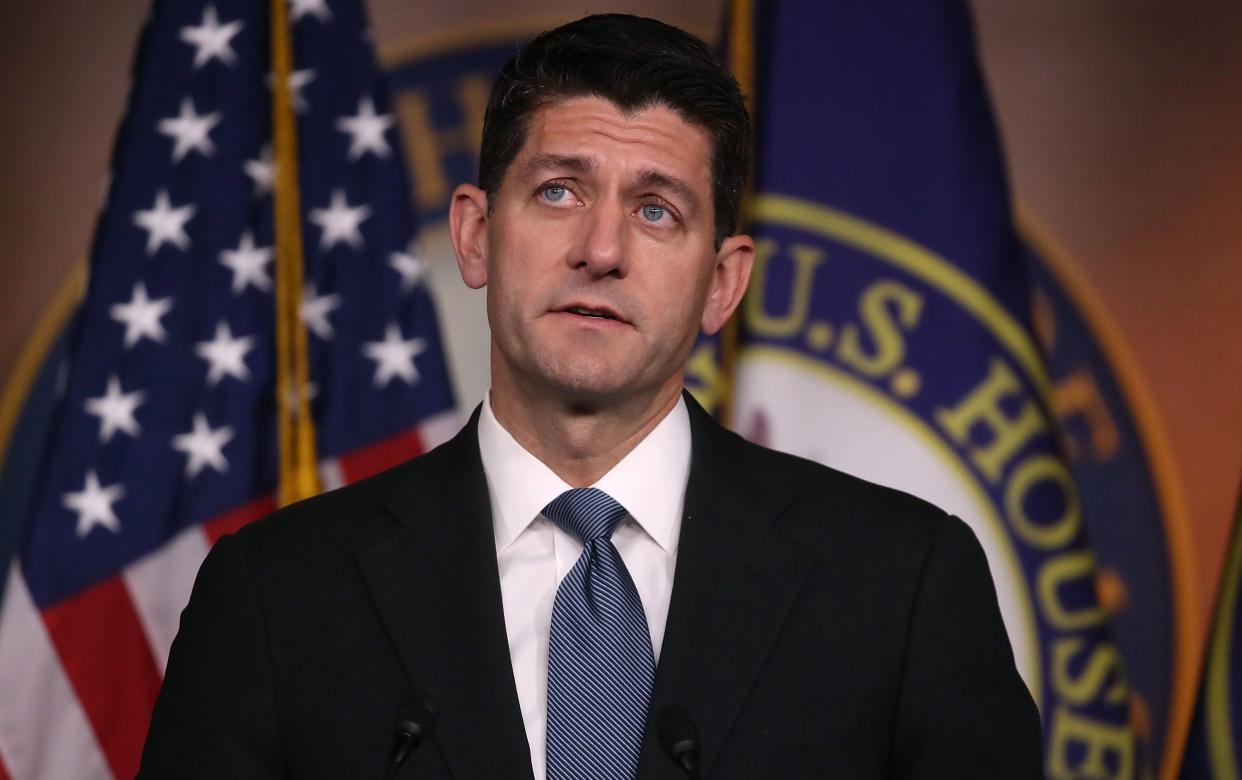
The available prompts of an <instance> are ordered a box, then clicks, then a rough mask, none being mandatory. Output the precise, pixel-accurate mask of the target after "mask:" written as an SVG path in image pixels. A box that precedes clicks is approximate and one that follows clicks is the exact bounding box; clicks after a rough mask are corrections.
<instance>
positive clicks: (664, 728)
mask: <svg viewBox="0 0 1242 780" xmlns="http://www.w3.org/2000/svg"><path fill="white" fill-rule="evenodd" d="M656 734H657V735H658V736H659V738H660V746H661V747H663V748H664V752H665V753H668V757H669V758H671V759H673V763H674V764H676V765H677V766H679V767H681V768H682V769H683V770H685V772H686V775H687V776H688V777H691V778H694V780H699V729H698V727H697V726H695V725H694V720H693V719H692V718H691V717H690V713H688V712H686V711H685V709H683V708H682V707H678V706H677V705H675V704H674V705H670V706H668V707H665V708H664V709H663V710H660V717H659V718H658V719H657V723H656Z"/></svg>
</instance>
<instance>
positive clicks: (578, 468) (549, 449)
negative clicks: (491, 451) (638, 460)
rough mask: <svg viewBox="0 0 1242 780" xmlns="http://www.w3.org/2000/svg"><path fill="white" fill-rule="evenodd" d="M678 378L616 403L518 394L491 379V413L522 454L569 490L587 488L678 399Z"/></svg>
mask: <svg viewBox="0 0 1242 780" xmlns="http://www.w3.org/2000/svg"><path fill="white" fill-rule="evenodd" d="M681 384H682V383H681V377H680V376H677V377H673V378H672V379H671V380H670V381H669V382H668V383H666V384H665V385H663V386H661V387H660V388H659V390H658V391H656V392H654V393H651V394H648V395H646V396H643V397H636V398H633V399H627V400H626V401H623V402H621V403H616V404H591V403H584V402H577V401H572V400H567V399H564V398H552V397H549V394H548V393H547V392H546V391H545V392H543V393H539V392H534V393H527V392H523V389H522V388H521V387H520V386H518V385H517V384H514V383H509V382H505V381H503V380H502V379H501V378H500V377H494V379H493V384H492V391H491V406H492V413H493V414H495V415H496V420H497V421H498V422H499V423H500V424H501V425H503V426H504V428H505V430H507V431H508V432H509V433H510V435H512V436H513V438H514V439H516V440H517V442H518V444H521V445H522V447H523V448H525V449H526V451H527V452H529V453H531V454H532V455H534V456H535V457H536V458H538V459H539V460H540V461H542V462H543V463H544V464H545V465H546V466H547V467H548V468H550V469H552V471H553V472H554V473H555V474H556V475H557V476H558V477H560V478H561V479H563V480H565V482H566V483H568V484H569V485H571V486H572V487H576V488H579V487H588V486H590V485H593V484H595V483H596V482H598V481H599V479H600V478H601V477H603V476H604V475H605V474H607V473H608V472H609V470H611V469H612V467H613V466H615V465H617V464H618V463H619V462H621V459H622V458H624V457H625V456H626V455H628V454H629V453H630V451H631V450H633V449H634V448H635V447H636V446H638V443H639V442H641V441H642V440H643V439H644V438H646V437H647V434H648V433H650V432H651V431H652V429H654V428H655V427H656V426H657V425H659V424H660V421H661V420H663V419H664V417H665V416H666V415H667V414H668V413H669V412H670V411H672V409H673V407H674V406H676V405H677V402H678V400H680V398H681Z"/></svg>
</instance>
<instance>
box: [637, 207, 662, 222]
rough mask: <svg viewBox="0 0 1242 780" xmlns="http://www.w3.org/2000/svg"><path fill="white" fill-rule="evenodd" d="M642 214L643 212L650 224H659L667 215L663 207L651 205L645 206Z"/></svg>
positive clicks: (644, 217)
mask: <svg viewBox="0 0 1242 780" xmlns="http://www.w3.org/2000/svg"><path fill="white" fill-rule="evenodd" d="M642 212H643V219H645V220H647V221H648V222H659V221H660V219H661V218H663V217H664V214H665V211H664V207H663V206H655V205H651V204H648V205H646V206H643V208H642Z"/></svg>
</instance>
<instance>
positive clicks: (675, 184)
mask: <svg viewBox="0 0 1242 780" xmlns="http://www.w3.org/2000/svg"><path fill="white" fill-rule="evenodd" d="M638 181H639V182H640V183H641V184H642V185H643V186H645V187H656V188H661V189H666V190H670V191H672V192H673V193H674V194H676V195H677V196H678V197H680V198H681V199H682V200H684V201H685V202H686V208H687V209H688V210H689V211H691V212H697V211H698V210H699V208H700V207H701V206H702V204H701V203H700V201H699V194H698V193H697V192H695V191H694V187H692V186H690V184H689V183H687V182H685V181H682V180H681V179H678V178H677V177H675V176H669V175H668V174H666V173H660V172H659V171H652V170H646V171H643V172H642V173H641V174H639V176H638Z"/></svg>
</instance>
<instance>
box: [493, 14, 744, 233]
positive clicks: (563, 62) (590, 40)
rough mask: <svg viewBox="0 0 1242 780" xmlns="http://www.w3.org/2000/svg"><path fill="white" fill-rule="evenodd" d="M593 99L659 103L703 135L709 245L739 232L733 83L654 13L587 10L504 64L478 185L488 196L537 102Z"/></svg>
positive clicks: (624, 106) (739, 138)
mask: <svg viewBox="0 0 1242 780" xmlns="http://www.w3.org/2000/svg"><path fill="white" fill-rule="evenodd" d="M584 96H593V97H600V98H604V99H606V100H609V101H611V102H612V103H613V104H614V105H616V106H617V107H618V108H619V109H621V110H622V111H627V112H632V111H640V110H642V109H645V108H650V107H652V106H655V105H665V106H668V107H669V108H671V109H673V110H674V111H675V112H677V114H679V115H680V116H681V117H682V118H683V119H685V120H686V121H687V122H688V123H690V124H692V125H695V126H697V127H700V128H702V129H703V130H704V131H705V132H706V133H707V136H708V138H709V139H710V140H711V168H712V201H713V207H714V216H715V229H716V245H717V246H719V245H720V242H721V241H723V240H724V239H725V237H727V236H730V235H732V234H733V233H735V232H736V231H737V227H738V216H739V212H740V210H741V205H742V194H743V192H744V190H745V188H746V177H747V174H748V173H749V169H750V117H749V116H748V115H747V113H746V104H745V102H744V101H743V99H742V91H741V89H740V88H739V87H738V84H737V81H736V80H735V79H734V78H733V76H731V75H730V74H729V72H728V71H727V70H725V68H724V67H723V66H722V65H721V64H720V61H719V60H718V59H717V58H716V55H715V53H714V52H713V51H712V49H711V47H710V46H708V45H707V44H706V43H704V42H703V41H701V40H699V39H698V38H696V37H694V36H693V35H690V34H689V33H687V32H685V31H683V30H679V29H677V28H676V27H672V26H670V25H667V24H665V23H663V22H659V21H656V20H655V19H646V18H643V17H641V16H629V15H626V14H599V15H595V16H587V17H584V18H582V19H578V20H576V21H573V22H570V23H569V24H566V25H563V26H561V27H557V28H556V29H554V30H549V31H548V32H545V33H542V34H540V35H539V36H537V37H536V38H534V39H532V40H531V41H530V42H529V43H527V44H526V45H525V46H523V47H522V48H521V49H520V50H519V51H518V53H517V54H516V55H514V57H513V59H511V60H509V62H508V64H506V65H505V67H504V69H503V70H501V71H500V76H499V77H498V78H497V79H496V84H495V85H494V86H493V87H492V94H491V97H490V98H489V99H488V103H487V114H486V115H485V117H484V119H483V144H482V148H481V150H480V152H479V186H480V187H481V188H482V189H484V190H485V191H486V192H487V196H488V201H489V203H490V202H492V201H493V200H494V199H495V197H496V193H497V191H499V189H500V183H501V181H502V180H503V179H504V176H505V172H506V171H507V170H508V168H509V165H510V164H512V162H513V160H514V158H515V157H517V155H518V152H519V151H520V150H521V148H522V145H523V144H524V143H526V135H527V133H528V131H529V129H530V122H531V118H532V117H533V116H534V114H535V112H536V111H538V110H539V109H540V108H542V107H543V106H546V105H549V104H551V103H556V102H559V101H562V100H567V99H570V98H575V97H584Z"/></svg>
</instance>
